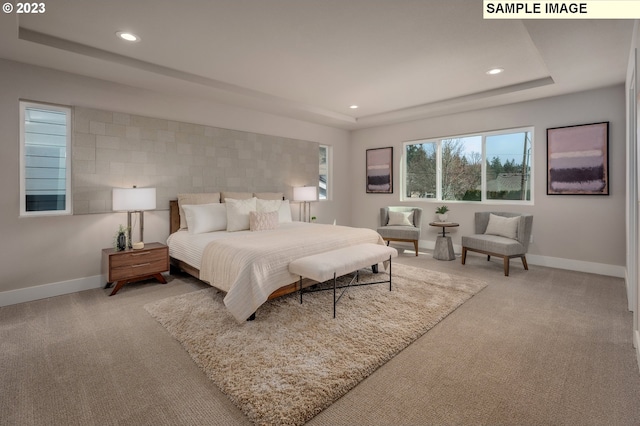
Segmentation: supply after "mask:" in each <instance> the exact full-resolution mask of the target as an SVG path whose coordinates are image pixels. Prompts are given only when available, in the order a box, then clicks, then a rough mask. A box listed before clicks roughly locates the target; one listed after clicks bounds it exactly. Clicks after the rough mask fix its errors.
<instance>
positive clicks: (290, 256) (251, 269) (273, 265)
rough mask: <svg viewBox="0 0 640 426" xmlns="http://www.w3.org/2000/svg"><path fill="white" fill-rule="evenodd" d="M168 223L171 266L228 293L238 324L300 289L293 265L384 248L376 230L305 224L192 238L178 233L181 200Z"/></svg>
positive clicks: (173, 204) (172, 208)
mask: <svg viewBox="0 0 640 426" xmlns="http://www.w3.org/2000/svg"><path fill="white" fill-rule="evenodd" d="M170 223H171V229H170V230H171V235H170V236H169V238H168V240H167V245H168V246H169V256H170V258H171V264H172V266H173V267H174V268H176V267H177V268H179V269H180V270H182V271H184V272H187V273H188V274H190V275H193V276H194V277H196V278H198V279H200V280H202V281H204V282H206V283H208V284H209V285H211V286H213V287H215V288H218V289H220V290H222V291H224V292H225V293H226V295H225V298H224V303H225V305H226V307H227V309H228V310H229V312H230V313H231V314H232V315H233V316H234V318H236V320H238V321H244V320H246V319H247V318H250V317H251V316H252V315H253V314H254V313H255V312H256V310H257V309H258V307H260V306H261V305H262V304H263V303H264V302H266V301H267V300H269V299H273V298H275V297H280V296H282V295H285V294H289V293H291V292H294V291H296V290H297V289H298V288H299V285H298V280H299V277H298V276H296V275H292V274H291V273H290V272H289V268H288V267H289V263H290V262H291V261H292V260H295V259H299V258H302V257H305V256H309V255H313V254H317V253H323V252H326V251H330V250H334V249H337V248H340V247H346V246H351V245H356V244H362V243H375V244H381V245H384V244H385V242H384V240H383V239H382V237H381V236H380V235H379V234H378V233H377V232H376V231H374V230H372V229H366V228H351V227H347V226H336V225H323V224H313V223H303V222H289V223H280V224H279V225H278V227H277V229H272V230H265V231H258V232H252V231H249V230H241V231H236V232H227V231H217V232H206V233H200V234H192V233H189V232H188V231H186V230H184V229H180V210H179V207H178V202H177V200H172V201H171V202H170Z"/></svg>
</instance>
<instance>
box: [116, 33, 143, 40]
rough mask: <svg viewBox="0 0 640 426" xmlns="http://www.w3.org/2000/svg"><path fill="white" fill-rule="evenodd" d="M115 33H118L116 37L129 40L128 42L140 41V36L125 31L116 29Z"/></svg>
mask: <svg viewBox="0 0 640 426" xmlns="http://www.w3.org/2000/svg"><path fill="white" fill-rule="evenodd" d="M116 34H117V35H118V37H120V38H121V39H123V40H126V41H130V42H137V41H140V37H138V36H137V35H135V34H133V33H130V32H127V31H118V32H117V33H116Z"/></svg>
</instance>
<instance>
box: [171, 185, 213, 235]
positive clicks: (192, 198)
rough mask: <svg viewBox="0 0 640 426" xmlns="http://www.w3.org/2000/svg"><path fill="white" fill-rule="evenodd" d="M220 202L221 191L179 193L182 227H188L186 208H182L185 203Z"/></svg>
mask: <svg viewBox="0 0 640 426" xmlns="http://www.w3.org/2000/svg"><path fill="white" fill-rule="evenodd" d="M219 202H220V193H219V192H205V193H195V194H178V207H179V210H180V229H184V228H186V227H187V218H186V216H185V213H184V209H183V208H182V206H184V205H185V204H210V203H219Z"/></svg>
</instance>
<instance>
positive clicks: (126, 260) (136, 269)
mask: <svg viewBox="0 0 640 426" xmlns="http://www.w3.org/2000/svg"><path fill="white" fill-rule="evenodd" d="M168 270H169V247H167V246H166V245H164V244H160V243H148V244H145V245H144V248H143V249H140V250H131V249H130V250H123V251H115V250H114V249H112V248H108V249H103V250H102V273H103V274H105V275H106V276H107V285H106V286H105V287H104V288H109V287H111V284H112V283H115V287H114V288H113V291H112V292H111V294H110V295H109V296H113V295H114V294H116V293H117V292H118V290H120V289H121V288H122V286H124V285H125V284H127V283H130V282H134V281H140V280H144V279H147V278H155V279H157V280H158V281H160V282H161V283H163V284H166V283H167V280H166V279H165V278H164V277H163V276H162V272H166V271H168Z"/></svg>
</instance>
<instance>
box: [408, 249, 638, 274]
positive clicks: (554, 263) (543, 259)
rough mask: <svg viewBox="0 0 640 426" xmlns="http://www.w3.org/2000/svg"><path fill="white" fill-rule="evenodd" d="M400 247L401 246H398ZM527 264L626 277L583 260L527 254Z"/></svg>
mask: <svg viewBox="0 0 640 426" xmlns="http://www.w3.org/2000/svg"><path fill="white" fill-rule="evenodd" d="M435 245H436V242H435V241H425V240H420V242H419V247H420V248H421V249H427V250H433V249H434V248H435ZM398 246H400V244H398ZM402 247H406V248H407V249H408V250H411V251H413V245H411V244H407V245H402ZM453 250H454V251H455V252H456V256H459V255H460V253H461V252H462V246H460V245H458V244H454V245H453ZM527 263H528V264H529V265H538V266H546V267H549V268H557V269H566V270H569V271H579V272H587V273H591V274H599V275H607V276H610V277H616V278H624V277H625V275H626V268H625V267H624V266H620V265H609V264H606V263H596V262H585V261H583V260H573V259H564V258H561V257H550V256H541V255H539V254H527Z"/></svg>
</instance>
